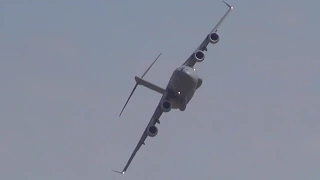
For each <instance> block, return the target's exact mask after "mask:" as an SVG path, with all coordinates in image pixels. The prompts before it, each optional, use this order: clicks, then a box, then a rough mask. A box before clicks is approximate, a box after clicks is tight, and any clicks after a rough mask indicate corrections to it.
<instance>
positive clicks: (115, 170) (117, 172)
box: [111, 170, 124, 174]
mask: <svg viewBox="0 0 320 180" xmlns="http://www.w3.org/2000/svg"><path fill="white" fill-rule="evenodd" d="M111 171H113V172H116V173H119V174H124V171H122V172H120V171H116V170H111Z"/></svg>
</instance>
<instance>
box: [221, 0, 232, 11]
mask: <svg viewBox="0 0 320 180" xmlns="http://www.w3.org/2000/svg"><path fill="white" fill-rule="evenodd" d="M222 1H223V2H224V3H225V4H226V5H227V6H228V7H229V8H230V9H233V6H231V5H230V4H228V3H227V2H225V1H224V0H222Z"/></svg>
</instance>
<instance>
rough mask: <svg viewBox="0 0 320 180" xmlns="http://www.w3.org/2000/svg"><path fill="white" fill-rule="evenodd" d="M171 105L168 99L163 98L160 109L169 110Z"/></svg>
mask: <svg viewBox="0 0 320 180" xmlns="http://www.w3.org/2000/svg"><path fill="white" fill-rule="evenodd" d="M171 107H172V104H171V102H170V101H168V100H164V101H163V102H162V103H161V110H162V111H163V112H169V111H170V110H171Z"/></svg>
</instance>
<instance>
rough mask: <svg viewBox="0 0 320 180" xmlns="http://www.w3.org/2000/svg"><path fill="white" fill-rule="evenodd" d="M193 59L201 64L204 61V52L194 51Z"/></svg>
mask: <svg viewBox="0 0 320 180" xmlns="http://www.w3.org/2000/svg"><path fill="white" fill-rule="evenodd" d="M193 57H194V59H195V60H196V61H197V62H202V61H203V60H204V58H205V56H204V52H203V51H196V52H195V53H194V54H193Z"/></svg>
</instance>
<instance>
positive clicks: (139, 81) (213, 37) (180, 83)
mask: <svg viewBox="0 0 320 180" xmlns="http://www.w3.org/2000/svg"><path fill="white" fill-rule="evenodd" d="M223 2H224V3H225V4H226V5H227V6H228V8H229V9H228V11H227V12H226V13H225V14H224V16H223V17H222V18H221V19H220V21H219V22H218V23H217V24H216V26H215V27H214V28H213V29H212V30H211V32H210V33H209V34H208V35H207V36H206V37H205V39H204V40H203V41H202V43H201V44H200V46H199V47H198V48H197V49H196V50H195V51H194V52H193V53H192V54H191V55H190V56H189V58H188V59H187V60H186V61H185V62H184V63H183V64H182V65H181V66H180V67H178V68H176V69H175V70H174V71H173V73H172V76H171V78H170V80H169V82H168V85H167V87H166V88H165V89H164V88H161V87H159V86H157V85H155V84H153V83H151V82H148V81H146V80H144V79H143V77H144V76H145V75H146V73H147V72H148V71H149V69H150V68H151V67H152V65H153V64H154V63H155V62H156V61H157V59H158V58H159V57H160V55H161V53H160V54H159V55H158V57H157V58H156V59H155V60H154V61H153V62H152V64H151V65H150V66H149V68H148V69H147V70H146V71H145V72H144V74H143V75H142V76H141V77H137V76H135V81H136V85H135V86H134V88H133V90H132V92H131V94H130V96H129V98H128V100H127V102H126V103H125V105H124V107H123V108H122V110H121V112H120V115H119V117H120V116H121V114H122V112H123V110H124V108H125V107H126V105H127V104H128V102H129V100H130V98H131V96H132V94H133V93H134V91H135V90H136V88H137V86H138V85H142V86H145V87H147V88H149V89H151V90H153V91H156V92H158V93H160V94H162V97H161V100H160V102H159V104H158V105H157V107H156V110H155V111H154V113H153V115H152V117H151V119H150V121H149V123H148V125H147V127H146V129H145V130H144V132H143V134H142V137H141V138H140V140H139V142H138V144H137V146H136V148H135V149H134V151H133V153H132V154H131V156H130V158H129V160H128V162H127V164H126V166H125V167H124V169H123V170H122V171H115V170H112V171H114V172H117V173H120V174H124V173H125V172H126V171H127V169H128V167H129V165H130V163H131V161H132V159H133V158H134V156H135V154H136V153H137V151H138V150H139V149H140V147H141V146H142V145H145V140H146V139H147V137H148V136H150V137H155V136H156V135H157V134H158V128H157V127H156V126H155V125H156V124H157V123H158V124H160V121H159V119H160V116H161V115H162V113H163V112H169V111H170V110H171V109H179V110H180V111H184V110H185V109H186V107H187V104H188V103H189V102H190V100H191V99H192V97H193V95H194V93H195V92H196V90H197V89H198V88H199V87H200V86H201V85H202V82H203V80H202V79H201V78H200V77H198V75H197V72H196V71H195V69H194V65H195V64H196V62H199V63H200V62H202V61H203V60H204V58H205V54H204V51H207V46H208V45H209V43H211V44H216V43H218V41H219V39H220V38H219V35H218V33H217V30H218V27H219V26H220V25H221V23H222V22H223V20H224V19H225V18H226V17H227V15H228V14H229V13H230V11H231V10H232V9H233V7H232V6H230V5H229V4H228V3H226V2H225V1H223Z"/></svg>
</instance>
